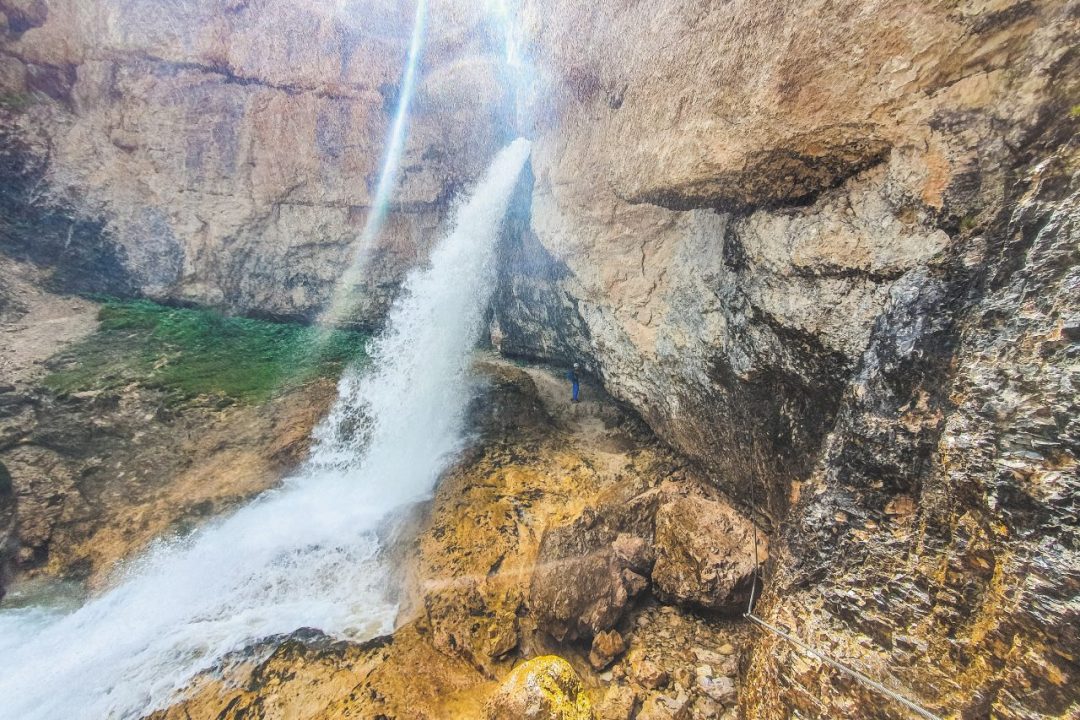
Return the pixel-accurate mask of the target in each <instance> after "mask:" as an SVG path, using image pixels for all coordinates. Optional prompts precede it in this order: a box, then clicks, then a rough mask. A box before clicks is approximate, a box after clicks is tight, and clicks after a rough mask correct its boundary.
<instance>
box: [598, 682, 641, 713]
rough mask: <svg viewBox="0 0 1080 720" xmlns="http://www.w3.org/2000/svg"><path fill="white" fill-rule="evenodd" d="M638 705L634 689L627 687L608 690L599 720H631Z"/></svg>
mask: <svg viewBox="0 0 1080 720" xmlns="http://www.w3.org/2000/svg"><path fill="white" fill-rule="evenodd" d="M637 705H638V696H637V693H635V692H634V690H633V688H630V687H628V686H626V685H616V686H614V687H611V688H608V691H607V693H605V695H604V700H603V702H601V703H600V707H599V708H598V711H599V712H598V716H599V720H630V718H632V717H634V711H635V710H636V709H637Z"/></svg>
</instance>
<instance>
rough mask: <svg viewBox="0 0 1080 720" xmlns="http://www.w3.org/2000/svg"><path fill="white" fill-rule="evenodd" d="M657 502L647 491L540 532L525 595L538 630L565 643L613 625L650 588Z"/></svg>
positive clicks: (592, 508) (654, 496)
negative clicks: (542, 532) (533, 568)
mask: <svg viewBox="0 0 1080 720" xmlns="http://www.w3.org/2000/svg"><path fill="white" fill-rule="evenodd" d="M659 498H660V494H659V492H658V491H656V490H650V491H648V492H646V493H642V494H641V495H638V496H636V497H633V498H630V499H628V501H626V502H623V503H610V504H608V503H605V504H603V505H601V506H597V507H591V508H588V509H586V510H585V511H584V512H583V513H582V514H581V515H580V516H578V517H577V518H576V519H575V520H574V521H573V522H571V523H569V524H567V525H564V526H561V527H556V528H552V529H549V530H548V531H547V532H545V533H544V538H543V540H542V541H541V543H540V552H539V553H538V557H537V562H536V570H535V572H534V573H533V577H532V583H531V585H530V591H529V592H530V594H529V607H530V608H531V609H532V611H533V614H534V616H535V617H536V619H537V623H538V625H539V627H540V628H541V629H543V630H545V631H546V632H547V633H549V634H550V635H551V636H552V637H554V638H555V639H556V640H559V641H565V640H575V639H578V638H585V639H588V638H592V637H593V636H594V635H596V634H598V633H601V632H603V631H606V630H611V629H612V628H614V627H615V625H616V623H618V621H619V619H620V618H621V617H622V616H623V613H624V612H625V611H626V609H627V608H628V606H629V604H630V603H631V601H632V600H633V599H634V598H635V597H637V596H638V595H640V594H641V593H642V592H643V591H644V590H645V589H646V588H648V579H647V578H648V575H649V572H650V570H651V568H652V563H653V560H654V558H653V555H652V550H651V538H652V518H653V516H654V514H655V512H656V506H657V503H658V501H659Z"/></svg>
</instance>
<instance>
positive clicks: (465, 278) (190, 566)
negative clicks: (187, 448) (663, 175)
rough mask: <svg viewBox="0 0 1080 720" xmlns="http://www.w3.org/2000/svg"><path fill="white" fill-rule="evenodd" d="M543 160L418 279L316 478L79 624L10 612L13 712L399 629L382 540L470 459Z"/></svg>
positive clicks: (152, 688)
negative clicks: (495, 303) (499, 290)
mask: <svg viewBox="0 0 1080 720" xmlns="http://www.w3.org/2000/svg"><path fill="white" fill-rule="evenodd" d="M528 152H529V146H528V142H527V141H525V140H517V141H515V142H514V143H512V144H511V145H509V146H508V147H507V148H505V149H504V150H502V152H500V154H499V155H498V156H497V157H496V158H495V160H494V162H493V164H492V166H491V168H490V169H489V170H488V172H487V174H486V176H485V177H484V178H483V180H481V182H480V183H479V184H478V185H477V187H476V188H475V189H474V190H473V192H472V194H471V196H470V197H469V199H468V200H467V201H466V202H464V203H463V204H462V205H460V206H459V208H458V211H457V213H456V216H455V222H454V228H453V230H452V232H451V233H450V234H449V235H448V236H447V237H446V238H445V239H444V240H443V241H442V242H441V243H440V244H439V245H438V247H437V248H436V249H435V251H434V253H433V254H432V257H431V262H430V264H429V265H428V266H426V267H425V268H422V269H418V270H416V271H414V272H413V273H412V274H411V275H410V276H409V278H408V279H407V281H406V282H405V285H404V288H403V291H402V294H401V297H400V299H399V300H398V301H397V302H396V303H395V305H394V306H393V308H392V310H391V312H390V315H389V318H388V323H387V326H386V330H385V331H384V332H383V333H381V334H380V335H379V336H378V337H377V338H376V339H375V340H374V341H373V343H372V345H371V348H370V355H371V360H372V361H371V363H370V364H369V366H368V367H367V369H366V370H362V371H361V370H356V369H353V370H350V371H347V372H346V373H345V374H344V376H343V377H342V378H341V381H340V384H339V397H338V399H337V401H336V403H335V405H334V407H333V409H332V411H331V412H330V414H329V416H328V417H327V419H326V420H325V421H324V422H323V423H322V424H321V425H320V426H319V428H318V430H317V431H316V434H315V439H316V442H315V444H314V447H313V450H312V453H311V457H310V459H309V461H308V462H307V463H306V464H305V466H304V467H303V468H302V469H301V471H299V472H298V473H297V474H296V475H295V476H293V477H291V478H290V479H288V480H286V481H285V482H284V484H283V485H282V487H280V488H279V489H277V490H274V491H271V492H269V493H266V494H264V495H263V496H261V497H260V498H258V499H257V500H255V501H254V502H252V503H251V504H249V505H247V506H246V507H244V508H243V509H241V510H239V511H237V512H236V513H234V514H233V515H231V516H229V517H227V518H224V519H221V520H219V521H217V522H215V523H213V524H211V525H209V526H206V527H204V528H203V529H201V530H199V531H197V532H196V533H194V534H193V535H192V536H190V537H189V538H187V539H186V540H182V541H173V542H169V543H161V544H159V545H158V546H156V547H154V548H153V549H151V551H150V552H148V553H146V555H145V556H144V557H143V558H142V559H141V560H139V561H137V562H136V563H134V564H132V565H131V566H130V567H129V568H128V569H127V571H126V573H125V575H124V577H122V578H121V579H120V580H119V581H118V583H117V584H116V585H115V586H114V587H113V588H112V589H111V590H108V591H106V592H105V593H104V594H102V595H100V596H98V597H96V598H94V599H91V600H90V601H88V602H86V603H85V604H84V605H82V606H81V607H80V608H79V609H77V610H75V611H74V612H67V613H62V612H58V611H57V612H50V611H48V610H46V609H43V608H33V607H29V608H27V607H24V608H19V609H12V610H7V611H3V612H0V663H2V666H0V667H2V671H0V718H3V720H55V719H56V718H66V719H68V720H73V719H78V718H88V719H89V718H92V719H94V720H98V719H100V718H130V717H139V716H141V715H143V714H145V713H147V712H149V711H151V710H153V709H156V708H160V707H162V706H164V705H166V704H167V703H168V702H169V701H170V700H171V699H173V698H174V697H175V696H176V693H177V692H178V691H180V690H181V689H182V688H184V687H185V685H187V684H188V683H189V682H190V681H191V679H192V678H193V677H194V676H195V675H196V674H198V673H199V672H201V671H203V670H206V669H208V668H210V667H212V666H213V665H214V664H215V663H216V662H218V661H219V660H220V659H221V658H222V657H224V656H225V655H227V654H228V653H231V652H235V651H239V650H242V649H244V648H246V647H250V646H251V645H252V644H254V643H256V642H258V641H259V640H260V639H265V638H268V637H272V636H275V635H280V634H283V633H289V632H292V631H294V630H297V629H299V628H303V627H311V628H317V629H319V630H322V631H323V632H325V633H327V634H329V635H332V636H335V637H341V638H352V639H366V638H369V637H372V636H374V635H376V634H379V633H382V632H386V631H388V630H390V629H391V626H392V623H393V618H394V614H395V611H396V608H395V607H394V605H393V603H392V601H391V600H390V599H388V598H387V597H386V595H385V592H386V587H387V585H388V572H389V569H388V568H387V567H386V566H385V564H384V561H383V560H381V556H380V547H379V540H378V538H377V536H376V534H375V531H376V529H377V527H378V526H379V524H380V523H381V522H383V521H385V519H386V518H387V517H388V516H390V515H391V514H392V513H393V512H394V511H395V510H396V509H400V508H402V507H403V506H404V505H405V504H407V503H410V502H413V501H416V500H419V499H422V498H423V497H425V496H427V495H428V494H430V492H431V490H432V488H433V486H434V484H435V481H436V480H437V478H438V476H439V473H440V472H441V471H442V470H443V469H444V468H445V466H446V463H447V461H448V460H449V459H450V458H451V457H452V456H453V455H454V453H455V452H457V451H458V450H460V446H461V443H462V440H461V438H462V428H461V425H462V418H463V415H464V411H465V407H466V404H467V402H468V399H469V396H470V389H469V388H470V383H469V376H468V372H469V357H470V354H471V350H472V349H473V347H474V346H475V344H476V342H477V340H478V339H479V337H480V333H481V329H482V321H483V315H484V311H485V308H486V306H487V304H488V302H489V300H490V294H491V289H492V286H493V284H494V271H493V256H494V248H495V244H496V239H497V237H498V234H499V230H500V226H501V224H502V221H503V217H504V215H505V213H506V209H507V206H508V204H509V202H510V198H511V195H512V193H513V189H514V187H515V185H516V183H517V178H518V176H519V174H520V172H521V168H522V167H523V165H524V163H525V161H526V159H527V157H528Z"/></svg>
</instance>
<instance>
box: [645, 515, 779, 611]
mask: <svg viewBox="0 0 1080 720" xmlns="http://www.w3.org/2000/svg"><path fill="white" fill-rule="evenodd" d="M755 533H756V538H755ZM755 544H756V548H757V556H756V557H755ZM768 552H769V550H768V540H767V539H766V537H765V534H764V533H762V532H759V531H755V528H754V526H753V525H752V524H751V522H750V521H749V520H747V519H746V518H744V517H743V516H742V515H740V514H739V513H738V512H736V511H735V509H734V508H732V507H731V506H730V505H728V504H727V503H724V502H719V501H715V500H707V499H705V498H700V497H679V498H676V499H674V500H672V501H670V502H667V503H665V504H664V505H662V506H661V507H660V509H659V510H658V511H657V513H656V565H655V566H654V567H653V573H652V579H653V584H654V586H655V591H656V593H657V595H659V596H660V597H661V598H663V599H666V600H670V601H672V602H676V603H683V604H688V605H692V606H696V607H700V608H705V609H708V610H718V611H723V612H735V611H738V610H742V609H745V608H746V604H747V602H748V600H749V595H750V589H751V586H752V585H753V581H754V570H755V568H756V567H757V566H758V565H759V564H761V563H762V562H764V560H765V559H766V558H767V557H768Z"/></svg>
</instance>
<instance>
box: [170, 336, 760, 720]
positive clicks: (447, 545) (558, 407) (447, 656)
mask: <svg viewBox="0 0 1080 720" xmlns="http://www.w3.org/2000/svg"><path fill="white" fill-rule="evenodd" d="M477 367H478V369H479V370H480V371H481V373H482V374H483V376H484V377H485V378H486V390H485V391H484V392H483V394H482V395H481V396H480V398H479V399H478V400H477V401H476V402H475V403H474V404H473V407H472V409H471V411H470V423H471V425H472V426H473V427H474V428H475V429H476V430H477V431H478V433H479V434H478V436H477V440H476V444H475V445H474V446H473V447H472V448H471V449H470V450H469V451H468V452H467V453H466V455H465V456H464V457H463V458H462V459H461V460H460V461H459V462H458V464H456V465H455V466H454V467H453V468H452V469H451V470H450V471H449V472H448V473H447V474H446V476H445V477H444V478H443V480H442V481H441V483H440V485H439V488H438V490H437V491H436V494H435V497H434V498H433V500H432V501H431V503H430V506H428V507H422V508H418V509H417V512H418V513H419V515H418V516H415V517H414V518H413V519H411V520H410V521H409V523H408V524H409V527H408V529H407V530H405V531H403V532H402V536H403V537H409V536H410V535H411V536H412V537H413V538H414V539H413V540H411V541H409V543H408V545H407V546H405V547H404V548H403V549H399V550H396V551H394V552H396V553H399V554H400V562H402V563H403V564H404V565H405V567H406V568H407V574H406V576H405V577H404V578H403V581H402V587H401V588H400V590H399V593H400V597H401V610H400V613H399V618H398V629H397V630H396V631H395V632H394V634H393V635H392V636H390V637H388V638H384V639H381V640H379V641H373V642H372V643H369V644H367V645H357V644H350V643H339V644H338V645H337V646H336V647H337V648H338V649H335V650H333V651H332V652H331V651H330V650H329V649H327V648H324V647H323V646H322V645H319V644H315V645H313V644H312V642H311V640H310V639H305V638H302V637H298V638H294V640H290V641H289V642H288V643H286V644H290V643H291V645H290V647H297V648H299V647H303V648H305V650H304V651H303V653H302V654H301V655H298V656H287V661H284V660H283V664H282V665H280V667H282V670H281V671H280V672H278V673H277V674H275V678H277V679H276V680H275V681H274V682H272V683H268V682H267V681H266V680H265V678H264V677H263V675H262V674H261V672H260V671H257V670H253V668H252V667H251V665H250V663H248V664H245V663H241V662H237V663H235V664H234V665H232V666H231V667H230V668H229V669H228V670H227V671H226V672H225V673H224V679H220V678H218V677H217V676H216V675H213V676H212V675H207V676H204V678H203V679H201V680H199V681H197V682H196V683H195V684H194V685H193V686H192V688H191V689H190V691H189V693H187V695H186V699H184V700H183V701H181V702H180V703H179V704H178V705H177V706H176V707H174V708H172V709H170V710H169V711H168V712H167V713H166V714H165V715H163V716H162V717H170V718H173V717H175V718H184V717H187V715H184V714H183V713H188V714H189V715H190V717H202V716H214V717H216V716H217V715H216V714H215V713H224V714H223V715H222V717H228V718H233V717H236V718H239V717H243V715H242V713H241V712H240V709H242V708H248V707H253V704H254V703H256V702H258V703H260V707H262V708H267V709H266V710H265V711H264V712H265V714H264V715H263V717H267V718H272V717H312V718H314V717H337V716H339V715H336V714H335V713H338V714H341V715H344V716H355V717H377V716H380V714H381V716H384V717H387V718H400V719H401V720H405V718H447V717H499V718H502V717H507V718H509V717H515V718H516V717H538V718H591V717H597V718H612V717H623V718H627V719H629V718H633V717H654V718H663V717H692V718H701V719H702V720H704V718H708V717H717V716H718V715H716V714H711V713H720V712H723V711H724V708H729V707H733V706H734V703H735V698H736V694H737V687H738V679H737V677H736V675H737V673H736V670H735V667H736V665H737V663H738V657H739V656H741V654H742V653H743V652H744V646H745V643H744V638H745V635H746V628H745V626H744V625H743V624H742V623H740V622H737V621H728V620H718V619H716V618H711V617H704V616H700V615H696V614H695V613H694V612H693V611H691V610H690V609H687V608H675V607H671V606H663V605H660V604H658V602H657V601H656V599H655V598H654V597H652V595H651V594H650V592H649V581H648V574H649V572H650V565H651V562H652V558H653V557H655V552H656V551H655V549H653V547H652V543H653V540H652V537H653V532H654V531H653V528H654V527H655V513H656V508H657V507H658V506H659V502H657V498H659V497H661V496H667V497H671V498H674V497H683V496H687V497H689V496H695V497H696V496H697V495H698V494H699V493H702V492H704V491H705V490H704V487H705V486H703V485H701V483H700V481H699V480H697V479H696V478H695V477H693V476H692V475H691V474H689V473H688V472H687V471H686V470H685V469H684V468H682V467H681V466H680V464H679V463H678V462H676V461H675V458H674V456H672V455H671V453H670V451H668V450H666V449H665V448H664V447H663V446H661V445H659V444H658V443H656V441H655V439H654V438H652V437H651V436H650V435H649V434H648V432H647V431H646V430H645V429H644V427H643V426H642V425H641V424H640V422H639V421H637V420H636V419H635V418H634V417H633V416H632V415H629V414H627V413H626V412H625V411H624V410H622V409H621V408H619V406H618V405H617V404H615V403H613V402H612V401H611V400H610V398H608V397H606V396H605V395H604V394H603V391H602V390H601V389H600V388H598V387H596V386H594V385H593V384H592V383H591V382H589V381H588V380H586V382H585V383H584V384H583V388H582V400H583V402H582V403H580V404H576V405H575V404H571V403H570V402H569V397H568V386H567V383H566V382H565V381H564V380H562V379H561V377H560V374H558V373H557V372H553V371H552V369H551V368H542V367H535V366H517V365H514V364H511V363H509V362H506V361H505V360H501V359H497V358H493V357H490V356H481V357H479V358H478V360H477ZM628 496H629V497H630V501H629V502H627V497H628ZM549 537H550V538H556V539H557V542H556V541H553V540H549ZM553 543H554V544H553ZM552 548H558V551H559V552H558V553H556V554H554V555H552V554H548V553H552V552H553V550H552ZM597 548H599V554H600V555H602V556H603V557H604V562H605V563H609V565H605V568H610V567H619V568H621V569H622V571H628V569H629V568H637V569H638V571H640V572H641V573H642V575H640V576H638V577H639V580H637V581H635V582H634V583H633V590H632V592H631V591H630V590H629V589H626V585H625V584H624V583H625V582H626V580H625V577H624V575H623V574H622V573H616V574H612V573H600V574H594V572H593V571H594V568H593V566H592V565H591V564H588V563H585V564H578V563H576V562H575V561H577V560H579V559H581V557H582V556H586V557H587V556H591V555H595V554H597ZM552 566H559V567H561V568H562V571H561V573H560V574H558V575H556V574H551V573H549V572H548V570H549V569H550V567H552ZM594 581H595V582H596V583H597V588H599V589H598V590H597V592H598V593H599V594H600V595H601V596H602V597H603V598H610V597H613V596H616V595H617V594H618V588H624V589H626V597H625V598H624V599H622V600H621V602H620V603H617V604H615V605H604V609H605V610H606V611H608V613H609V614H605V613H598V612H596V608H595V607H593V608H592V610H593V611H592V612H590V613H586V616H587V618H586V619H588V618H593V619H596V618H600V617H603V619H604V622H603V623H600V622H596V623H594V624H592V625H590V624H589V623H588V622H585V621H583V620H581V618H580V615H575V622H574V623H568V624H562V625H560V624H559V623H558V621H556V620H553V618H552V616H551V612H550V608H549V606H548V604H547V602H548V599H549V598H555V599H556V600H555V603H556V604H558V603H560V602H561V600H559V599H558V598H560V597H561V595H560V594H564V595H567V596H568V597H571V598H577V599H581V598H583V597H584V595H583V594H582V593H580V592H579V590H580V587H581V586H582V585H586V584H587V583H589V582H594ZM540 587H542V588H543V589H542V591H539V592H538V588H540ZM590 587H591V586H590ZM616 608H617V611H616ZM594 625H595V626H597V627H599V626H601V625H602V626H605V629H602V630H594ZM560 628H562V629H564V630H566V632H564V633H563V634H561V635H560V634H559V629H560ZM570 628H573V629H574V632H570ZM376 646H377V647H378V648H379V650H378V653H379V657H380V660H379V661H378V662H377V664H376V665H369V664H368V663H374V662H375V661H374V660H372V659H370V658H373V657H374V656H373V655H372V654H371V653H374V652H376V651H375V650H369V649H365V648H368V647H376ZM272 647H276V646H272ZM283 647H285V645H282V646H280V647H279V648H278V650H276V651H273V652H274V656H276V657H285V656H282V655H281V652H282V651H281V648H283ZM736 648H738V649H736ZM264 652H265V651H264ZM342 652H344V653H346V655H347V656H348V657H349V658H350V660H349V661H348V663H352V664H353V665H352V666H353V667H356V668H358V669H357V670H355V674H354V675H352V676H351V677H352V678H353V680H355V678H356V677H363V678H366V679H365V680H364V681H363V683H362V684H361V685H358V686H355V687H351V686H349V682H348V681H347V680H346V679H345V677H344V676H343V675H341V674H340V673H338V672H336V671H334V672H330V671H326V672H321V671H319V669H318V668H320V667H325V666H327V664H331V665H333V666H334V667H337V666H338V664H339V663H341V660H339V659H337V658H339V657H340V653H342ZM324 656H325V657H324ZM366 658H367V659H366ZM428 662H431V663H433V665H432V667H433V668H434V669H433V670H432V671H431V672H430V673H429V671H428V666H427V665H426V664H425V663H428ZM292 663H296V666H295V667H294V668H292V669H290V670H288V671H286V670H285V669H284V668H291V667H292ZM413 663H420V664H413ZM710 663H711V665H710ZM703 665H709V668H708V669H707V670H706V669H703V670H701V672H700V673H699V674H695V673H696V672H697V669H698V668H699V667H700V666H703ZM369 667H377V668H378V670H377V671H375V672H372V673H371V674H369V671H368V669H367V668H369ZM418 668H423V671H422V673H421V674H423V676H424V680H423V682H421V683H416V682H415V679H414V678H415V675H416V674H417V672H418ZM294 675H295V676H294ZM230 687H235V688H238V690H229V688H230ZM237 693H239V694H242V695H243V698H244V699H243V700H240V701H234V698H235V697H237ZM283 697H288V698H293V699H294V700H292V701H290V702H292V703H293V704H291V705H289V706H288V710H286V706H283V705H280V704H279V700H278V699H279V698H283ZM305 697H306V698H308V700H307V701H305V700H304V699H303V698H305ZM233 702H235V704H232V705H230V703H233ZM620 708H622V709H623V710H625V714H624V715H621V716H620V715H618V713H619V712H621V711H622V710H620ZM639 712H640V713H645V714H637V715H635V713H639ZM663 713H669V714H663ZM686 713H691V714H689V715H687V714H686Z"/></svg>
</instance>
